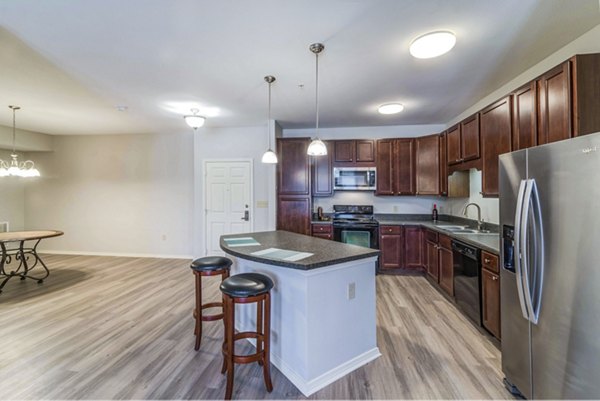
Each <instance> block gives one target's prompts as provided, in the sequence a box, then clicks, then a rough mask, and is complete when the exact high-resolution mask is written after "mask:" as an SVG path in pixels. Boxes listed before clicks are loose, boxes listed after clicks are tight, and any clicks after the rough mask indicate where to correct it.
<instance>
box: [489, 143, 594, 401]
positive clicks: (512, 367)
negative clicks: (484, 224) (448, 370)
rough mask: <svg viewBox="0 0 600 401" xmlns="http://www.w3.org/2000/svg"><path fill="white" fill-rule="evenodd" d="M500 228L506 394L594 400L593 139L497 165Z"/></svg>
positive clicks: (502, 159)
mask: <svg viewBox="0 0 600 401" xmlns="http://www.w3.org/2000/svg"><path fill="white" fill-rule="evenodd" d="M500 224H501V233H502V239H501V241H502V243H501V250H502V252H501V254H502V255H501V258H502V259H501V266H502V268H501V276H500V280H501V281H500V287H501V302H502V303H501V308H502V312H501V327H502V370H503V372H504V375H505V383H506V384H507V387H511V386H512V389H513V390H518V391H519V392H520V393H522V395H523V396H524V397H526V398H528V399H534V398H535V399H539V398H555V399H559V398H563V399H564V398H567V399H581V398H600V133H597V134H591V135H586V136H583V137H578V138H573V139H570V140H566V141H561V142H557V143H553V144H549V145H543V146H537V147H534V148H531V149H526V150H521V151H517V152H512V153H509V154H505V155H502V156H500Z"/></svg>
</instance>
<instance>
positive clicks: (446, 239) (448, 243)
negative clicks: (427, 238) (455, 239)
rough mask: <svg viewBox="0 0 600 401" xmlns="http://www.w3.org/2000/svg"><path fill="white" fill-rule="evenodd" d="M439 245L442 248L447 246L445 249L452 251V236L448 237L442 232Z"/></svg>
mask: <svg viewBox="0 0 600 401" xmlns="http://www.w3.org/2000/svg"><path fill="white" fill-rule="evenodd" d="M439 245H440V246H441V247H442V248H445V249H447V250H449V251H451V250H452V238H450V237H448V236H446V235H443V234H440V236H439Z"/></svg>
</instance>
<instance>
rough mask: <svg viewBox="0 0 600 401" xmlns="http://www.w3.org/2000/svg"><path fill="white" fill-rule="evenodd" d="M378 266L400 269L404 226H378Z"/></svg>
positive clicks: (402, 256) (402, 263) (384, 268)
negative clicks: (379, 252)
mask: <svg viewBox="0 0 600 401" xmlns="http://www.w3.org/2000/svg"><path fill="white" fill-rule="evenodd" d="M379 249H380V251H381V254H380V255H379V268H380V269H381V270H383V271H385V270H386V269H387V270H389V269H400V268H402V267H403V265H404V228H403V227H402V226H380V227H379Z"/></svg>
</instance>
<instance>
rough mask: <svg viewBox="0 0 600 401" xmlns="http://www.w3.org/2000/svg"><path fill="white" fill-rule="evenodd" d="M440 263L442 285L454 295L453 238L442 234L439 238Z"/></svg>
mask: <svg viewBox="0 0 600 401" xmlns="http://www.w3.org/2000/svg"><path fill="white" fill-rule="evenodd" d="M438 264H439V270H440V277H439V284H440V287H442V289H443V290H444V291H446V293H447V294H448V295H450V296H451V297H453V296H454V262H453V259H452V239H451V238H450V237H447V236H445V235H442V234H440V235H439V238H438Z"/></svg>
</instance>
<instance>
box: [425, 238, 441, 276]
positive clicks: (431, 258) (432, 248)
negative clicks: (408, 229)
mask: <svg viewBox="0 0 600 401" xmlns="http://www.w3.org/2000/svg"><path fill="white" fill-rule="evenodd" d="M425 271H426V272H427V275H428V276H429V277H431V278H432V279H433V280H434V281H435V282H436V283H437V282H438V281H439V277H440V271H439V258H438V234H437V233H436V232H435V231H431V230H425Z"/></svg>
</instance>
